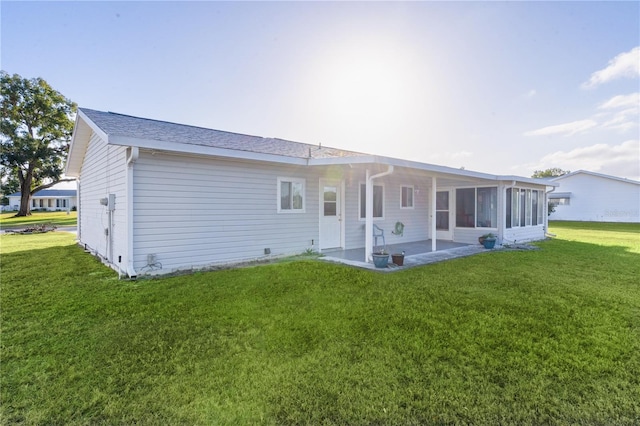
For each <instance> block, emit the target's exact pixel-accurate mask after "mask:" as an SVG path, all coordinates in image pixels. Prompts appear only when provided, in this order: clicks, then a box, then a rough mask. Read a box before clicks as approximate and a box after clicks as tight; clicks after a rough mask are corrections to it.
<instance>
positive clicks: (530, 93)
mask: <svg viewBox="0 0 640 426" xmlns="http://www.w3.org/2000/svg"><path fill="white" fill-rule="evenodd" d="M537 94H538V92H536V90H535V89H531V90H529V91H528V92H527V93H525V94H524V97H525V98H527V99H531V98H533V97H534V96H535V95H537Z"/></svg>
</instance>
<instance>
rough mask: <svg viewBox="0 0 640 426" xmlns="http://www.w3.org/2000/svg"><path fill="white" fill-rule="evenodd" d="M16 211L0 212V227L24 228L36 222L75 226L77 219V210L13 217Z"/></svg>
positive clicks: (34, 213)
mask: <svg viewBox="0 0 640 426" xmlns="http://www.w3.org/2000/svg"><path fill="white" fill-rule="evenodd" d="M16 213H17V212H4V213H0V229H12V228H24V227H27V226H29V225H37V224H50V225H55V226H76V224H77V221H78V212H69V214H67V212H33V213H32V214H31V216H23V217H14V216H15V215H16Z"/></svg>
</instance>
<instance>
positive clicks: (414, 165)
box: [309, 155, 559, 187]
mask: <svg viewBox="0 0 640 426" xmlns="http://www.w3.org/2000/svg"><path fill="white" fill-rule="evenodd" d="M337 164H385V165H392V166H397V167H406V168H410V169H418V170H423V171H426V172H432V173H437V174H446V175H452V176H457V177H460V176H462V177H465V178H474V179H483V180H493V181H505V182H514V181H515V182H520V183H527V184H534V185H544V186H553V187H556V186H559V184H557V183H555V182H549V181H547V180H544V179H536V178H526V177H523V176H512V175H492V174H489V173H482V172H476V171H473V170H465V169H456V168H453V167H447V166H438V165H436V164H429V163H420V162H417V161H410V160H402V159H399V158H392V157H383V156H377V155H362V156H354V157H335V158H311V159H310V160H309V165H310V166H326V165H337Z"/></svg>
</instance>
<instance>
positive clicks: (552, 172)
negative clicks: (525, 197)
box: [531, 167, 571, 216]
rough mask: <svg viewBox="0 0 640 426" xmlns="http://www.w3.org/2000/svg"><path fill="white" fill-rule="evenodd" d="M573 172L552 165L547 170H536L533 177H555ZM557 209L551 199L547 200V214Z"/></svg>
mask: <svg viewBox="0 0 640 426" xmlns="http://www.w3.org/2000/svg"><path fill="white" fill-rule="evenodd" d="M569 173H571V172H570V171H569V170H562V169H561V168H559V167H552V168H550V169H546V170H536V171H534V172H533V175H531V177H532V178H554V177H559V176H564V175H566V174H569ZM555 211H556V207H555V206H554V205H553V204H552V203H551V201H548V202H547V216H549V215H550V214H551V213H553V212H555Z"/></svg>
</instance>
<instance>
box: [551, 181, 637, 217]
mask: <svg viewBox="0 0 640 426" xmlns="http://www.w3.org/2000/svg"><path fill="white" fill-rule="evenodd" d="M552 182H555V183H558V184H560V189H561V191H558V192H551V193H550V194H549V203H550V204H552V205H553V206H554V208H555V212H553V213H552V214H551V216H549V219H550V220H576V221H590V222H634V223H639V222H640V182H638V181H635V180H629V179H623V178H619V177H616V176H610V175H604V174H600V173H594V172H588V171H586V170H578V171H577V172H573V173H568V174H566V175H563V176H560V177H557V178H554V179H552Z"/></svg>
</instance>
